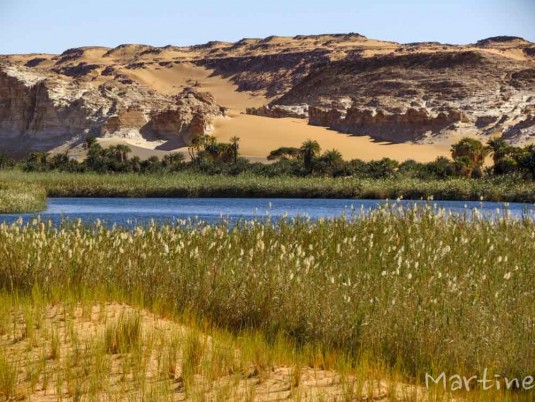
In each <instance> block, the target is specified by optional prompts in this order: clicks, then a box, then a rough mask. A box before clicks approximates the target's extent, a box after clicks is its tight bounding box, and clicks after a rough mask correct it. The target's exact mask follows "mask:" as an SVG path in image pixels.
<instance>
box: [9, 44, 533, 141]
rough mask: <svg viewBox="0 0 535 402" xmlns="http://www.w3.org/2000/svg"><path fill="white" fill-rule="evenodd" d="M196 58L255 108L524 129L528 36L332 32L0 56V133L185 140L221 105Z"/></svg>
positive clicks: (349, 121) (413, 133)
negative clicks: (463, 39)
mask: <svg viewBox="0 0 535 402" xmlns="http://www.w3.org/2000/svg"><path fill="white" fill-rule="evenodd" d="M206 70H208V73H209V75H210V77H218V78H221V79H223V80H228V82H231V83H233V84H234V85H235V89H236V90H238V91H246V92H250V93H251V95H254V97H255V99H256V100H258V99H260V100H261V101H262V102H264V106H262V107H255V108H251V107H248V108H247V109H246V107H247V106H249V105H245V106H243V107H241V106H239V108H240V110H239V112H243V111H245V110H247V113H250V114H255V115H257V116H263V117H273V118H282V117H292V118H303V119H309V121H310V124H313V125H320V126H325V127H330V128H333V129H334V130H337V131H341V132H346V133H351V134H355V135H370V136H372V137H373V138H376V139H382V140H388V141H393V142H404V141H423V142H435V141H439V140H440V137H445V136H448V135H451V134H455V135H459V134H461V135H480V136H483V137H484V136H486V135H490V134H496V133H503V135H504V137H505V138H507V139H508V140H509V141H511V142H515V143H518V144H523V143H526V142H529V141H535V139H534V135H533V132H534V131H535V130H534V129H533V119H532V116H533V115H535V113H534V112H533V109H532V108H533V107H534V105H535V44H533V43H530V42H528V41H526V40H524V39H522V38H517V37H507V36H504V37H495V38H488V39H485V40H482V41H479V42H477V43H475V44H470V45H462V46H457V45H446V44H441V43H437V42H421V43H409V44H399V43H395V42H386V41H377V40H373V39H368V38H366V37H364V36H362V35H359V34H339V35H338V34H335V35H308V36H306V35H301V36H296V37H277V36H271V37H268V38H265V39H254V38H249V39H242V40H240V41H238V42H236V43H228V42H218V41H212V42H208V43H206V44H204V45H197V46H187V47H178V46H165V47H152V46H147V45H121V46H118V47H116V48H114V49H110V48H104V47H82V48H76V49H69V50H66V51H65V52H63V53H62V54H60V55H47V54H34V55H11V56H2V55H0V145H1V146H2V147H3V148H4V149H6V147H8V148H13V147H18V148H19V149H26V148H27V149H35V148H39V149H49V148H51V147H53V146H54V145H57V144H62V143H76V142H79V141H81V140H82V139H83V138H84V137H85V136H87V135H96V136H105V137H120V138H129V139H148V140H173V141H174V142H175V143H176V144H177V145H181V144H186V143H187V142H188V140H189V138H191V136H192V135H193V134H195V133H206V132H209V131H210V130H211V129H212V127H213V121H214V119H215V118H218V117H221V116H224V115H225V110H224V109H223V108H221V107H220V106H219V105H217V102H216V100H215V99H214V98H213V97H212V96H211V95H209V94H207V93H205V92H201V90H202V89H203V86H204V85H206V86H207V87H208V88H210V85H212V84H213V82H211V83H208V84H207V81H204V82H203V83H202V84H201V83H199V82H198V81H197V80H198V77H199V76H202V74H201V73H200V72H206ZM225 84H226V82H225ZM187 87H191V88H193V89H191V88H187ZM173 88H174V89H173ZM208 90H209V89H208ZM220 90H221V89H220V88H219V89H218V91H220ZM232 90H234V88H233V89H232ZM216 93H218V94H219V93H220V92H216ZM176 94H178V95H176ZM173 95H175V96H173ZM222 98H227V97H226V96H222ZM228 98H232V97H228ZM254 104H255V105H256V106H258V104H259V103H258V102H255V103H254ZM260 104H262V103H260ZM223 106H224V105H223ZM236 111H237V110H234V112H236ZM216 134H217V133H216ZM237 134H240V133H237ZM483 139H484V138H483ZM266 151H269V150H266Z"/></svg>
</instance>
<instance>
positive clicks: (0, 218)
mask: <svg viewBox="0 0 535 402" xmlns="http://www.w3.org/2000/svg"><path fill="white" fill-rule="evenodd" d="M415 202H416V203H421V204H424V203H426V201H400V203H401V204H403V205H406V206H410V205H412V204H414V203H415ZM385 203H386V201H385V200H350V199H345V200H338V199H281V198H278V199H266V198H49V199H48V208H47V209H46V211H43V212H41V213H40V214H22V215H20V214H13V215H0V222H8V223H10V222H14V221H15V220H17V219H18V218H19V217H22V218H23V219H24V220H25V221H27V220H30V219H32V218H34V217H37V216H38V215H40V216H41V217H42V219H43V220H52V221H53V222H54V223H55V224H58V223H60V222H61V221H62V220H64V219H81V220H82V221H84V222H86V223H91V222H93V221H95V220H96V219H99V220H101V221H103V222H105V223H106V224H107V225H112V224H118V225H127V226H132V225H135V224H146V223H149V222H150V221H152V220H154V221H155V222H157V223H164V222H175V221H176V220H185V219H186V220H187V219H196V220H201V221H203V222H206V223H215V222H217V221H220V220H221V219H222V218H226V219H228V220H229V221H231V222H235V221H236V220H238V219H247V220H250V219H255V218H256V219H266V218H268V217H271V218H280V217H283V216H288V217H296V216H309V217H311V218H314V219H317V218H332V217H336V216H341V215H343V214H351V213H360V210H361V208H363V209H364V210H365V211H369V210H371V209H374V208H377V207H379V206H381V205H384V204H385ZM431 203H432V205H433V206H436V207H438V208H444V209H446V210H448V211H451V212H452V213H461V214H462V213H468V214H471V213H472V210H473V209H474V208H477V209H478V210H479V212H480V213H481V214H482V215H485V216H496V214H500V215H501V214H503V211H504V210H507V211H509V212H510V214H511V215H512V216H515V217H520V216H529V217H531V218H535V206H534V205H533V204H520V203H509V204H504V203H496V202H465V201H432V202H431ZM498 209H499V212H497V210H498ZM352 211H353V212H352Z"/></svg>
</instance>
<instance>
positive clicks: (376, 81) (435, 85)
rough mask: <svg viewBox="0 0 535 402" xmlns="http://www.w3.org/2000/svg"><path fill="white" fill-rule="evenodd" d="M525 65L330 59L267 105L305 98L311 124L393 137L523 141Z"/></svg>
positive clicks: (491, 59) (529, 102)
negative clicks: (478, 137) (459, 136)
mask: <svg viewBox="0 0 535 402" xmlns="http://www.w3.org/2000/svg"><path fill="white" fill-rule="evenodd" d="M531 65H532V64H531V63H530V62H528V61H518V60H511V59H508V58H505V57H502V56H498V55H494V54H485V53H481V52H478V51H469V52H468V51H467V52H460V53H451V52H438V53H432V54H423V53H422V54H413V55H405V56H392V55H388V56H376V57H373V58H368V59H356V60H352V61H340V62H333V63H330V64H329V65H326V66H324V67H322V68H319V69H317V70H315V71H314V72H313V73H311V74H309V75H308V76H307V77H306V78H305V79H304V80H302V81H301V83H299V84H298V85H296V86H294V87H293V88H292V89H291V90H290V91H288V92H287V93H286V94H285V95H284V96H282V97H281V98H280V99H278V100H275V101H274V102H273V104H272V105H271V106H270V107H271V108H276V107H283V106H284V107H291V106H292V105H302V104H309V105H310V107H309V116H308V118H309V122H310V124H313V125H319V126H326V127H330V128H333V129H334V130H337V131H341V132H344V133H351V134H356V135H370V136H372V137H373V138H376V139H380V140H386V141H392V142H405V141H427V142H432V141H434V140H435V139H436V137H438V136H446V135H449V134H452V133H454V132H455V133H463V134H466V135H477V134H480V135H483V136H484V135H486V134H494V133H496V132H500V131H501V132H503V133H504V134H505V133H508V134H507V138H509V139H510V140H511V141H512V142H517V143H525V142H526V141H528V140H530V138H531V137H532V135H531V134H530V133H531V132H532V131H533V130H532V128H531V126H530V124H532V120H530V119H529V118H528V116H529V114H528V112H527V110H528V109H529V108H530V107H533V106H535V69H534V68H533V67H531ZM519 116H520V117H523V118H522V119H521V120H522V122H520V121H519ZM515 127H522V129H520V128H515ZM513 132H514V133H516V134H515V135H513V134H511V133H513Z"/></svg>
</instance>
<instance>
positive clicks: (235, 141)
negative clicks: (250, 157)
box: [230, 136, 240, 164]
mask: <svg viewBox="0 0 535 402" xmlns="http://www.w3.org/2000/svg"><path fill="white" fill-rule="evenodd" d="M239 142H240V137H236V136H233V137H231V139H230V147H231V149H232V155H233V158H234V164H236V162H238V150H239V149H240V144H239Z"/></svg>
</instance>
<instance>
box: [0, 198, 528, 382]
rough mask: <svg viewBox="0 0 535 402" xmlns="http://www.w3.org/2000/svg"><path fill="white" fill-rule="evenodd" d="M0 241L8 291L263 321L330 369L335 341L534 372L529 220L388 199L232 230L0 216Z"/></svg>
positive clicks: (260, 324)
mask: <svg viewBox="0 0 535 402" xmlns="http://www.w3.org/2000/svg"><path fill="white" fill-rule="evenodd" d="M0 245H1V247H0V287H1V288H4V289H6V290H8V291H10V292H22V293H24V292H26V293H29V292H31V291H32V289H35V288H36V287H38V289H39V290H40V292H42V293H43V294H46V295H48V297H53V296H54V295H55V294H60V293H65V292H70V293H73V294H77V295H80V297H83V295H91V294H99V295H102V294H106V295H109V296H108V297H110V298H113V299H115V300H124V301H132V300H143V301H144V303H145V305H147V306H152V308H154V309H155V310H157V311H162V312H166V311H167V312H169V313H178V314H181V313H184V312H189V313H190V314H194V315H196V316H198V317H201V318H203V319H206V320H208V322H210V323H211V324H215V325H217V326H219V327H222V328H226V329H228V330H230V331H233V332H236V333H240V332H242V331H248V330H257V331H260V332H261V333H262V334H263V336H264V337H265V339H266V341H267V342H268V343H269V342H271V343H274V342H276V339H277V337H278V336H279V335H281V334H282V335H284V336H286V337H289V338H290V339H292V340H293V341H294V342H295V343H296V344H297V345H299V347H300V348H304V349H306V348H308V347H314V348H316V347H317V348H319V350H321V351H322V352H321V353H322V354H323V356H324V359H325V361H326V365H327V366H328V364H329V363H328V361H329V359H328V356H329V353H330V351H339V352H341V353H346V354H347V355H348V356H350V357H351V359H352V360H355V361H362V360H366V359H369V358H373V359H377V360H379V361H382V362H384V364H386V365H387V366H388V367H391V368H396V369H397V370H399V371H400V372H402V373H403V374H404V375H406V376H408V377H409V378H414V379H421V378H422V376H423V373H425V372H437V371H440V372H442V371H444V372H446V373H459V372H461V373H466V374H470V375H471V374H476V373H481V371H482V370H483V369H484V368H487V369H488V370H489V372H492V373H498V374H500V375H502V376H510V377H512V376H521V375H524V376H525V375H529V374H532V373H533V372H534V370H535V365H534V363H535V351H534V349H533V344H534V341H535V323H534V321H533V311H534V307H535V291H534V289H533V278H534V277H535V264H534V261H535V223H534V222H533V220H529V219H525V220H513V219H509V218H500V219H495V220H492V219H490V220H489V219H479V218H477V217H475V218H468V217H459V216H458V217H455V216H446V215H445V212H444V211H435V210H432V209H431V208H430V207H427V208H423V209H422V208H416V207H415V208H411V209H398V207H396V206H394V207H387V208H385V209H380V210H376V211H374V212H371V213H369V214H367V215H364V216H361V217H354V218H350V219H346V218H337V219H333V220H320V221H310V220H306V219H301V220H292V221H280V222H277V223H266V222H263V223H262V222H243V223H242V224H239V225H237V226H234V227H228V226H226V225H225V224H221V225H217V226H202V225H198V226H195V225H194V226H193V227H183V226H162V227H158V226H147V227H137V228H136V229H134V230H127V229H122V228H119V227H114V228H106V227H104V226H102V225H101V224H99V223H98V222H97V223H96V224H95V225H94V226H90V227H85V226H83V225H81V224H80V223H70V224H66V225H65V226H64V227H61V228H57V227H53V226H51V225H48V224H47V223H44V222H41V221H39V220H35V221H34V222H33V223H30V224H28V225H27V226H25V225H22V224H21V223H16V224H13V225H7V224H2V225H0ZM125 325H126V324H125ZM127 327H128V328H130V327H132V328H134V329H133V330H130V329H128V328H127ZM135 328H136V324H135V323H133V324H132V325H130V324H129V325H126V326H124V328H123V329H117V328H114V329H111V330H110V333H111V334H120V333H124V336H123V335H121V336H120V338H113V337H111V335H110V339H112V338H113V339H112V341H110V343H109V345H111V346H110V347H109V348H108V351H114V350H119V349H120V348H121V346H120V344H124V342H123V341H120V340H119V339H123V338H124V339H137V338H136V337H137V335H136V334H135ZM117 336H119V335H117ZM128 342H130V341H128ZM128 342H127V344H128ZM192 353H193V352H192ZM188 356H189V355H188ZM189 359H190V360H192V361H195V362H196V361H197V360H198V359H197V358H196V355H195V354H191V356H190V358H189Z"/></svg>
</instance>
